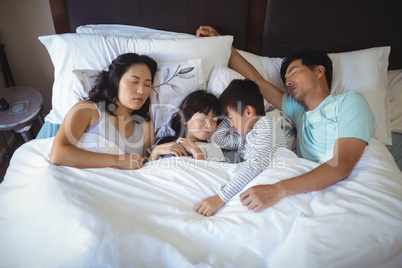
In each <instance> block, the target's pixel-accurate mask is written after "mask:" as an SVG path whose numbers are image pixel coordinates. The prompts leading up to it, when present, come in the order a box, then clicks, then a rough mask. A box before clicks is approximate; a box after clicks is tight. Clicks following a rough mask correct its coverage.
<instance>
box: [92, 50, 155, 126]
mask: <svg viewBox="0 0 402 268" xmlns="http://www.w3.org/2000/svg"><path fill="white" fill-rule="evenodd" d="M134 64H145V65H146V66H147V67H148V68H149V70H150V72H151V79H152V83H153V82H154V76H155V73H156V70H157V63H156V62H155V61H154V60H153V59H151V58H150V57H148V56H145V55H138V54H136V53H126V54H122V55H120V56H118V57H117V58H116V59H115V60H113V61H112V63H111V64H110V65H109V69H108V71H102V73H101V74H100V75H99V77H98V79H97V83H96V85H95V86H94V87H93V89H92V90H91V91H90V92H89V100H91V101H93V102H95V103H99V102H101V101H104V102H105V106H106V109H107V110H108V111H109V112H110V113H111V114H112V115H114V114H113V111H114V110H115V109H116V107H117V106H116V104H115V103H114V98H115V97H116V96H117V90H118V88H119V83H120V79H121V77H122V76H123V75H124V74H125V73H126V72H127V70H128V69H129V68H130V67H131V66H132V65H134ZM149 104H150V100H149V98H148V99H147V100H146V102H145V103H144V105H142V107H141V108H140V109H139V110H136V111H133V113H132V114H133V115H137V116H140V117H142V118H144V119H145V120H147V121H149V120H150V115H149Z"/></svg>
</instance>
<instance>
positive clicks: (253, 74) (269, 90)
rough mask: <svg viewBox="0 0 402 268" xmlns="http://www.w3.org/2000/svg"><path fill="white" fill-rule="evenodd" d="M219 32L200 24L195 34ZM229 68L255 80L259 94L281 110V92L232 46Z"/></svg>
mask: <svg viewBox="0 0 402 268" xmlns="http://www.w3.org/2000/svg"><path fill="white" fill-rule="evenodd" d="M219 35H220V34H219V33H218V32H217V31H216V30H215V29H214V28H212V27H211V26H200V27H199V28H198V29H197V33H196V36H197V37H202V36H219ZM229 68H231V69H233V70H235V71H236V72H238V73H240V74H241V75H243V76H244V77H246V78H248V79H250V80H252V81H254V82H256V83H257V84H258V86H259V87H260V91H261V94H262V95H263V96H264V98H265V99H266V100H267V101H268V102H269V103H271V104H272V105H274V106H275V107H276V108H278V109H279V110H282V96H283V92H282V91H281V90H279V89H278V88H276V87H275V86H274V85H272V84H271V83H269V82H268V81H266V80H265V79H264V78H262V76H261V75H260V73H259V72H258V71H257V70H256V69H255V68H254V66H253V65H251V64H250V63H249V62H248V61H247V60H246V59H245V58H243V57H242V56H241V55H240V54H239V52H237V50H236V49H235V48H234V47H233V46H232V53H231V55H230V59H229Z"/></svg>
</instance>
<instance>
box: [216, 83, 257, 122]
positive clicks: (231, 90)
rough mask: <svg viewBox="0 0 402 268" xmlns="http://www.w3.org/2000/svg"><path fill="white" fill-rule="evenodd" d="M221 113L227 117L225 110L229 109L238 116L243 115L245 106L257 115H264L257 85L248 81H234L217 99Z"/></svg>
mask: <svg viewBox="0 0 402 268" xmlns="http://www.w3.org/2000/svg"><path fill="white" fill-rule="evenodd" d="M219 103H220V105H221V109H222V113H223V114H226V115H227V109H228V108H231V109H232V110H234V111H236V112H237V113H239V114H243V112H244V109H245V108H246V106H248V105H250V106H252V107H253V108H254V109H255V112H256V114H257V115H265V109H264V97H263V96H262V94H261V92H260V88H259V87H258V85H257V84H256V83H255V82H253V81H251V80H249V79H244V80H242V79H235V80H232V82H230V84H229V85H228V87H227V88H226V89H225V90H224V91H223V93H222V94H221V95H220V97H219Z"/></svg>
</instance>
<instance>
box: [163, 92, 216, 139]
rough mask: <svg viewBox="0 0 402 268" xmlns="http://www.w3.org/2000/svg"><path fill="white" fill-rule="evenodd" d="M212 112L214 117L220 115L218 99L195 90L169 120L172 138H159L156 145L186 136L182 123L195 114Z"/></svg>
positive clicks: (185, 128)
mask: <svg viewBox="0 0 402 268" xmlns="http://www.w3.org/2000/svg"><path fill="white" fill-rule="evenodd" d="M211 110H212V111H213V112H214V113H215V115H216V116H219V115H220V106H219V102H218V98H217V97H216V96H215V95H214V94H212V93H208V92H206V91H205V90H196V91H194V92H192V93H190V94H189V95H187V96H186V97H185V98H184V100H183V101H182V102H181V104H180V106H179V111H177V112H176V113H174V114H173V116H172V119H171V120H170V128H171V129H173V130H174V132H175V135H174V136H168V137H163V138H160V139H159V140H157V141H156V145H158V144H162V143H167V142H171V141H175V140H177V139H178V138H179V137H182V138H185V137H186V136H187V127H186V125H185V124H184V123H186V122H188V121H189V120H190V119H191V117H193V115H194V114H196V113H204V114H208V113H209V112H210V111H211Z"/></svg>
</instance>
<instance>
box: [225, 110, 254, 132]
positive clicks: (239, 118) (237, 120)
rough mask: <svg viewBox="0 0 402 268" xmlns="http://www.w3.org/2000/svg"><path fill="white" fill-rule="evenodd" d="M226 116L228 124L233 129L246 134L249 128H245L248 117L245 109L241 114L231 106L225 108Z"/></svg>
mask: <svg viewBox="0 0 402 268" xmlns="http://www.w3.org/2000/svg"><path fill="white" fill-rule="evenodd" d="M227 111H228V116H229V118H230V124H231V125H232V126H233V127H234V129H235V130H236V131H237V133H239V134H240V135H246V134H247V133H248V132H249V131H250V130H249V129H248V128H247V125H248V122H249V117H248V116H247V114H246V111H244V112H243V114H239V113H238V112H237V111H235V110H233V109H232V108H229V107H228V108H227Z"/></svg>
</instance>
